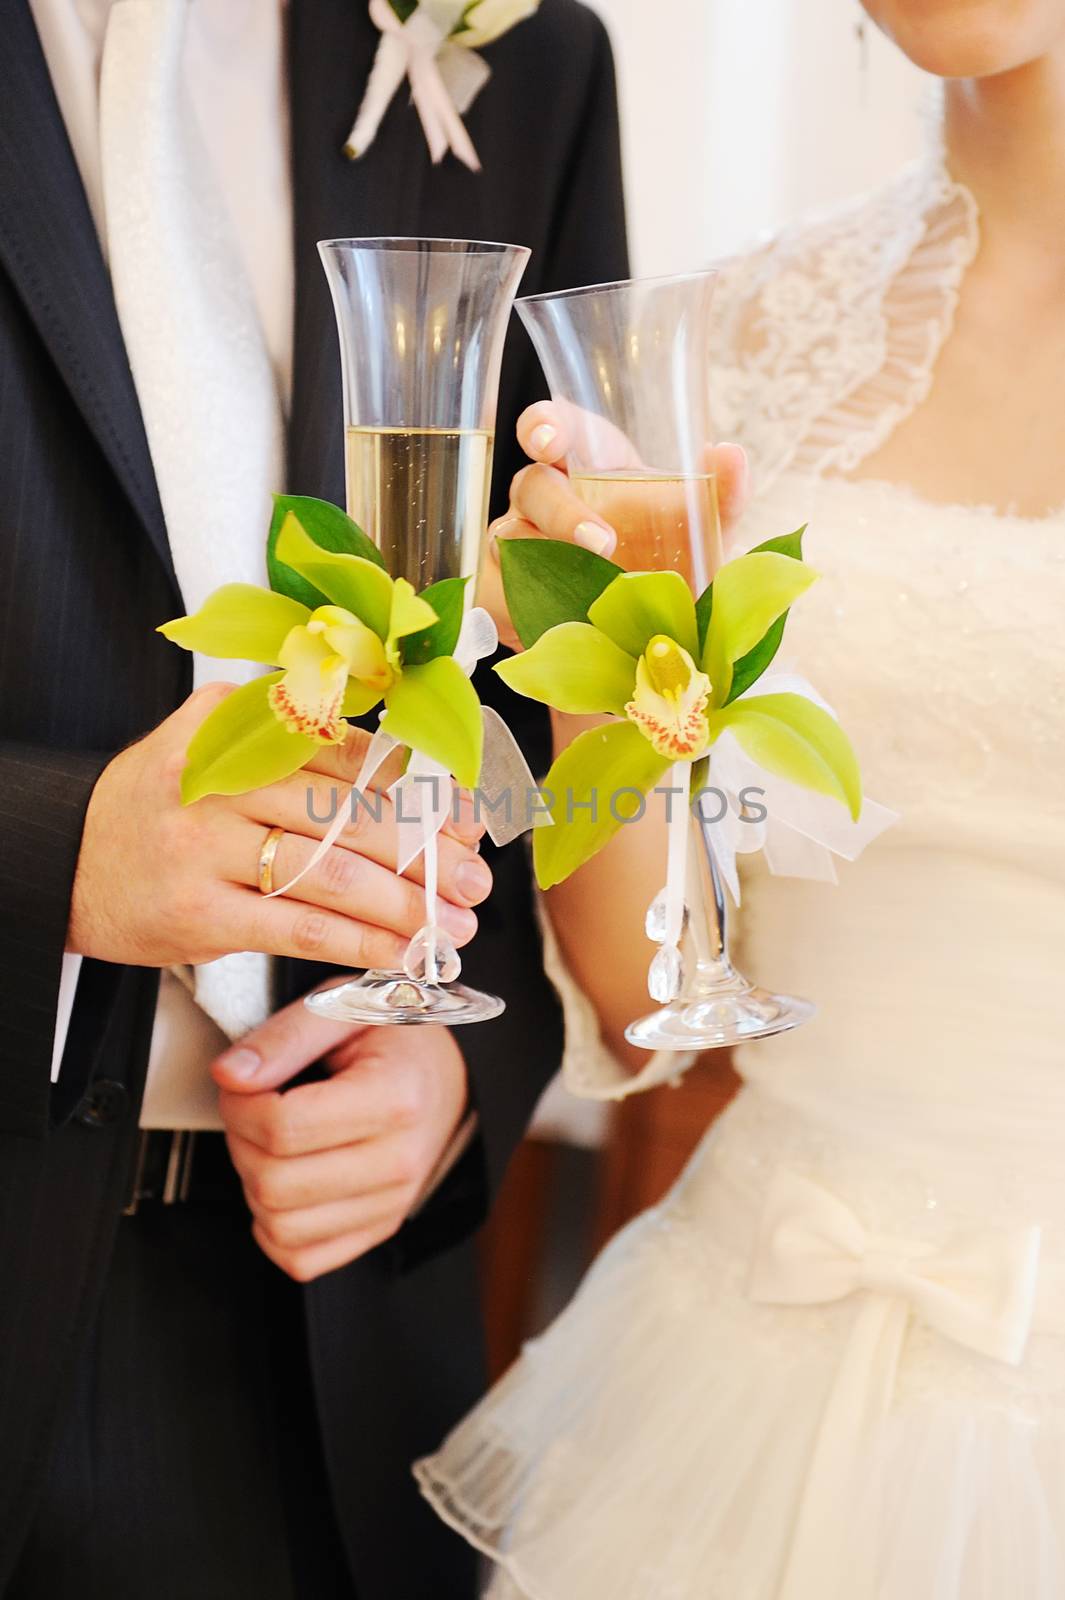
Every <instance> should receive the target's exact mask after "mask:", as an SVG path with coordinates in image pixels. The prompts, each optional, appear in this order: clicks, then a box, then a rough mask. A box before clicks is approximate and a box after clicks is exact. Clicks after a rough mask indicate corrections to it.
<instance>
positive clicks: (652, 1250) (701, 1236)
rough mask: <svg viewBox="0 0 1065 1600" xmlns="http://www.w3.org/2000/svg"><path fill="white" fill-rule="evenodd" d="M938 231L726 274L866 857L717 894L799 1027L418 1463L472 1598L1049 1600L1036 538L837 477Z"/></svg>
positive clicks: (1064, 1067) (1061, 1079) (727, 321)
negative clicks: (871, 808)
mask: <svg viewBox="0 0 1065 1600" xmlns="http://www.w3.org/2000/svg"><path fill="white" fill-rule="evenodd" d="M975 229H976V223H975V218H974V215H973V208H972V202H971V200H970V199H969V197H968V195H967V194H966V193H965V192H964V191H962V190H960V189H958V188H956V187H955V186H953V185H951V184H950V183H949V181H948V180H947V179H946V178H945V176H944V175H943V174H942V172H941V171H940V170H939V169H932V168H923V169H921V170H920V171H916V172H911V173H909V174H907V175H906V176H905V178H904V179H903V181H902V182H901V183H900V184H898V185H896V186H895V187H894V188H893V189H892V190H891V192H890V193H888V194H886V195H881V196H880V197H878V198H877V199H876V200H875V201H874V202H872V203H868V202H867V203H866V204H865V205H864V206H863V207H862V208H861V209H859V210H855V211H852V212H851V213H850V214H849V215H847V216H845V217H842V218H836V219H835V220H834V221H830V222H828V223H826V224H824V225H820V226H818V227H815V228H814V229H812V230H806V231H804V232H802V233H801V234H798V235H795V236H793V237H791V238H787V239H784V240H782V241H778V242H777V244H775V245H774V246H772V247H771V248H769V249H767V250H766V251H765V252H764V253H762V254H759V255H757V256H756V257H754V258H753V259H749V260H748V261H747V262H746V263H744V265H743V266H742V267H741V268H740V269H738V270H737V271H734V272H727V273H726V274H725V277H724V281H723V286H722V287H723V294H722V303H721V311H722V324H721V338H722V341H723V348H724V349H725V351H726V359H725V362H724V363H723V365H722V367H721V369H720V370H718V371H717V372H716V374H715V382H716V386H717V393H718V395H719V398H720V399H721V400H722V401H723V403H724V409H725V411H726V412H727V413H728V415H727V416H726V418H725V421H724V425H723V428H722V436H723V437H740V438H743V439H745V441H746V442H747V443H748V444H749V445H750V446H751V447H752V451H753V454H754V456H755V472H756V475H760V476H761V478H762V480H763V481H768V483H769V487H768V488H767V490H766V491H765V492H764V493H762V494H761V495H760V496H759V498H758V499H757V500H756V502H755V504H754V505H753V507H752V509H751V511H750V513H749V515H748V516H747V517H746V518H745V522H744V527H743V530H742V533H743V536H744V539H745V540H746V541H747V542H755V541H756V540H758V539H760V538H764V537H767V536H769V535H772V534H776V533H780V532H782V531H784V530H786V529H787V528H789V527H791V526H793V525H794V524H796V523H798V522H799V521H800V520H802V519H804V518H806V517H809V519H810V533H809V536H808V543H807V556H808V559H809V560H810V562H811V563H812V565H813V566H814V567H816V568H817V569H819V570H820V571H821V573H822V574H823V579H822V581H821V582H820V583H819V584H817V585H816V586H815V588H814V589H813V590H812V591H811V593H810V595H809V597H808V598H807V599H804V601H803V604H802V606H800V607H797V608H796V610H795V612H794V614H793V616H792V620H791V623H790V624H789V636H788V640H787V641H786V646H785V648H786V650H787V651H788V653H789V654H790V655H791V656H792V657H793V658H794V660H795V662H796V664H797V665H798V666H799V667H800V668H801V670H802V671H804V672H805V673H808V674H809V676H810V678H811V679H812V680H813V681H814V682H815V683H816V684H817V685H818V687H819V688H820V690H821V692H822V693H824V694H826V695H827V696H828V698H829V699H830V700H831V701H832V702H833V704H834V706H835V708H836V710H837V711H838V713H839V715H840V717H841V720H842V722H843V724H844V726H845V727H846V728H847V729H848V730H849V731H850V733H851V734H852V736H853V737H854V739H855V741H856V743H857V745H858V748H859V750H860V753H861V756H862V759H863V767H864V776H865V780H866V786H867V789H868V791H869V792H870V793H871V794H873V795H875V796H876V797H877V799H879V800H881V801H883V802H884V803H885V804H887V805H890V806H892V807H893V808H894V809H896V810H897V811H899V812H900V813H901V821H900V822H899V823H898V824H897V825H896V826H895V827H893V828H892V829H891V830H890V831H889V832H888V833H886V834H885V835H884V836H883V837H882V838H881V839H879V840H878V841H877V842H876V843H875V844H873V845H872V846H871V847H870V848H869V849H868V851H867V852H866V853H865V855H864V856H863V857H862V858H861V860H860V861H858V862H857V863H855V864H854V865H852V866H849V867H848V866H844V867H843V868H841V882H840V884H839V886H838V887H832V886H830V885H827V884H821V883H812V882H801V881H796V880H788V879H782V878H774V877H771V876H769V875H768V874H766V873H765V872H764V871H761V870H759V869H758V867H757V866H756V867H755V868H754V869H753V870H750V871H748V872H747V873H746V875H745V879H744V905H743V910H742V913H741V917H740V919H739V920H740V927H741V940H742V942H741V947H740V949H739V952H738V954H739V958H740V964H741V966H742V967H743V969H744V970H745V971H748V972H750V973H751V974H753V975H755V976H756V977H757V978H758V979H759V980H760V981H762V982H765V983H768V984H770V985H773V986H779V987H781V988H782V989H784V990H785V991H787V992H791V993H797V994H805V995H809V996H811V997H813V998H815V999H816V1000H817V1001H818V1003H819V1006H820V1012H819V1015H818V1017H817V1019H816V1020H815V1021H814V1022H813V1023H811V1024H810V1025H809V1026H807V1027H804V1028H801V1029H799V1030H798V1031H797V1032H795V1033H792V1034H788V1035H785V1036H782V1037H780V1038H777V1039H773V1040H770V1041H766V1042H763V1043H761V1044H756V1045H753V1046H749V1047H747V1048H746V1049H744V1050H742V1051H741V1052H739V1060H738V1066H739V1069H740V1071H741V1073H742V1075H743V1078H744V1079H745V1087H744V1088H743V1090H742V1091H741V1093H740V1095H739V1097H738V1098H737V1100H736V1101H735V1102H734V1104H733V1105H732V1107H731V1108H730V1109H729V1111H728V1112H727V1113H726V1114H725V1116H724V1117H723V1118H722V1119H721V1120H720V1122H719V1123H718V1124H717V1125H716V1126H715V1128H714V1129H713V1130H712V1131H711V1133H710V1134H709V1135H708V1137H707V1138H706V1139H705V1140H704V1142H703V1144H702V1146H701V1148H700V1150H699V1151H698V1153H697V1154H696V1156H695V1157H694V1159H693V1161H692V1162H691V1164H690V1166H689V1168H688V1170H687V1172H686V1173H685V1174H684V1176H683V1177H682V1179H681V1180H680V1182H679V1183H678V1184H677V1186H676V1187H675V1188H674V1190H673V1191H672V1192H671V1194H670V1195H669V1196H668V1198H667V1199H666V1200H665V1201H664V1203H663V1204H662V1205H660V1206H659V1207H657V1208H656V1209H655V1210H653V1211H651V1212H649V1213H647V1214H646V1215H644V1216H642V1217H641V1218H640V1219H639V1220H638V1221H636V1222H635V1223H634V1224H632V1225H631V1226H630V1227H629V1228H628V1229H626V1231H625V1232H623V1233H622V1234H621V1235H620V1236H619V1237H618V1238H617V1239H616V1240H614V1242H613V1243H612V1244H611V1245H610V1246H609V1248H608V1249H607V1250H606V1252H605V1253H604V1254H603V1256H602V1257H601V1258H600V1260H599V1261H598V1263H597V1264H596V1266H595V1267H594V1269H593V1270H592V1272H591V1273H590V1275H589V1277H588V1278H587V1280H586V1281H585V1283H584V1285H583V1287H582V1288H581V1290H580V1292H579V1294H578V1295H577V1297H576V1299H575V1300H574V1302H573V1304H572V1305H571V1306H570V1307H569V1309H568V1310H567V1311H566V1312H565V1313H564V1314H563V1315H562V1317H560V1318H559V1320H558V1321H557V1322H556V1323H555V1324H554V1326H553V1327H552V1328H551V1329H550V1331H549V1332H548V1333H547V1334H546V1336H545V1337H543V1338H542V1339H540V1340H538V1341H536V1342H535V1343H534V1344H532V1345H530V1346H529V1347H528V1348H527V1349H526V1351H525V1353H524V1354H523V1356H522V1358H521V1360H520V1361H519V1362H518V1364H517V1365H516V1366H515V1367H514V1368H513V1369H512V1370H511V1372H510V1373H509V1375H508V1376H507V1377H506V1378H504V1380H503V1381H502V1383H500V1384H499V1385H498V1386H497V1387H496V1388H495V1389H494V1390H493V1391H492V1392H491V1393H490V1394H489V1395H488V1397H487V1398H486V1399H485V1400H484V1401H483V1402H482V1403H481V1404H480V1406H479V1407H478V1408H477V1409H476V1410H475V1411H474V1412H473V1413H472V1414H471V1415H470V1416H469V1417H468V1418H467V1419H466V1420H465V1421H464V1422H462V1423H461V1424H460V1425H459V1427H458V1428H457V1429H456V1430H455V1431H454V1432H453V1433H452V1435H451V1437H450V1438H449V1439H448V1440H447V1442H446V1443H445V1444H444V1446H443V1447H442V1449H441V1450H440V1452H439V1453H438V1454H437V1455H436V1456H434V1457H433V1458H431V1459H430V1460H428V1461H426V1462H423V1463H421V1464H420V1465H419V1468H418V1472H419V1477H420V1480H421V1483H422V1486H423V1488H424V1490H425V1492H426V1493H427V1494H428V1495H429V1496H430V1498H431V1499H432V1501H433V1503H434V1505H435V1506H436V1507H437V1509H438V1510H439V1511H440V1512H441V1514H442V1515H443V1516H445V1517H446V1518H447V1519H448V1520H449V1521H450V1522H452V1523H453V1524H454V1525H455V1526H456V1527H457V1528H459V1529H460V1530H461V1531H462V1532H463V1533H465V1534H466V1536H467V1537H468V1538H470V1539H472V1540H473V1541H474V1542H475V1543H477V1544H478V1545H479V1546H480V1547H481V1548H482V1549H484V1550H486V1551H488V1552H489V1553H490V1554H491V1555H492V1556H494V1557H495V1559H496V1561H497V1562H499V1563H500V1567H499V1569H498V1575H497V1577H496V1579H495V1581H494V1585H493V1588H492V1591H491V1592H492V1594H493V1596H503V1595H506V1596H514V1597H517V1596H524V1597H529V1600H1062V1597H1063V1596H1065V1045H1063V1042H1062V1041H1063V1033H1065V1026H1063V1025H1065V1014H1063V994H1065V986H1063V984H1062V982H1061V970H1062V965H1063V959H1065V804H1063V796H1062V787H1063V780H1065V745H1063V742H1062V710H1063V706H1062V693H1063V686H1065V638H1063V632H1062V615H1063V608H1065V516H1060V515H1056V516H1053V517H1048V518H1046V519H1044V520H1041V521H1037V520H1032V519H1024V518H1020V517H1013V516H1008V515H997V514H995V513H994V512H992V511H990V510H980V509H973V508H961V507H946V506H933V505H929V504H927V503H925V502H922V501H921V500H919V499H917V498H916V497H914V496H913V495H911V494H910V493H908V492H906V491H904V490H901V489H898V488H894V487H891V486H889V485H885V484H878V483H875V482H870V481H861V480H852V481H847V480H846V478H845V474H846V473H847V471H848V470H850V469H853V468H854V467H856V466H857V464H858V462H859V461H860V460H861V459H862V457H863V456H865V455H866V454H868V453H869V452H870V451H871V450H873V449H874V448H876V446H877V445H878V444H879V443H880V442H881V441H882V440H883V439H884V438H885V437H886V436H887V434H888V432H890V430H891V429H892V427H894V426H895V425H896V424H897V422H898V421H899V420H900V419H901V418H902V417H904V416H906V415H907V414H909V413H910V412H911V411H912V409H913V408H914V407H915V406H916V405H917V404H918V403H919V401H920V399H921V398H922V397H923V395H924V393H925V392H926V391H927V388H928V385H929V381H930V373H931V370H932V367H933V365H934V361H935V357H936V354H937V352H938V350H939V348H940V346H941V343H942V341H943V338H944V337H945V334H946V332H947V331H948V328H949V323H950V317H951V313H952V309H953V304H954V298H955V294H956V290H957V285H958V283H959V281H960V278H961V275H962V274H963V273H964V270H965V267H966V265H967V263H968V261H969V260H970V259H971V257H972V254H973V251H974V248H975V240H976V233H975ZM730 422H731V426H730V425H729V424H730ZM741 423H742V424H743V426H741ZM988 424H989V427H990V426H992V425H993V419H991V418H989V419H988ZM989 446H992V447H993V441H990V440H989ZM756 481H757V476H756ZM584 1071H585V1073H586V1074H590V1073H591V1072H592V1071H593V1068H592V1067H591V1066H588V1067H586V1068H585V1069H584ZM576 1076H577V1078H578V1079H579V1078H580V1076H581V1069H580V1068H579V1067H578V1070H577V1073H576ZM575 1086H576V1087H577V1088H578V1091H580V1089H581V1087H582V1085H581V1083H580V1082H578V1083H577V1084H576V1085H575ZM583 1087H584V1089H585V1090H586V1091H587V1090H588V1089H589V1088H594V1084H591V1083H590V1082H585V1083H584V1085H583Z"/></svg>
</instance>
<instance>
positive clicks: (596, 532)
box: [496, 463, 618, 556]
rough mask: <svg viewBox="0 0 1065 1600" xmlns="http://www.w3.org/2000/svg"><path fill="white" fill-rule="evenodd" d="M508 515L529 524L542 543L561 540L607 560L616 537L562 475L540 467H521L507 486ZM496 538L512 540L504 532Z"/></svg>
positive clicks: (497, 531)
mask: <svg viewBox="0 0 1065 1600" xmlns="http://www.w3.org/2000/svg"><path fill="white" fill-rule="evenodd" d="M510 506H511V511H512V512H513V513H515V514H516V515H517V516H518V517H520V518H522V519H524V521H526V522H531V523H532V524H533V525H534V526H535V527H536V528H537V529H539V531H540V533H541V535H542V536H543V537H544V538H545V539H564V540H569V541H571V542H572V543H573V544H579V545H583V546H584V548H585V549H586V550H594V551H595V553H596V555H600V556H609V555H610V554H611V553H612V551H613V550H614V548H615V546H616V545H617V542H618V541H617V535H616V534H615V532H614V530H613V528H612V527H610V525H609V523H607V522H604V521H603V519H602V518H601V517H598V516H597V515H596V514H595V512H594V511H591V510H590V509H589V508H588V506H587V505H586V504H585V502H584V501H583V500H582V499H581V497H580V495H579V494H577V493H576V492H575V491H574V489H573V488H572V487H571V485H570V481H569V479H568V478H567V477H566V475H565V473H562V472H559V471H557V470H556V469H555V468H554V467H545V466H542V465H540V464H539V463H536V464H534V465H533V466H531V467H524V468H523V469H522V470H521V472H519V473H518V475H517V477H516V478H515V479H514V482H513V483H512V484H511V486H510ZM496 537H497V538H501V537H502V538H508V537H513V534H512V533H511V532H510V531H509V530H506V529H497V530H496Z"/></svg>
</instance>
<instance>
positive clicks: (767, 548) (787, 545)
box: [747, 522, 807, 561]
mask: <svg viewBox="0 0 1065 1600" xmlns="http://www.w3.org/2000/svg"><path fill="white" fill-rule="evenodd" d="M806 527H807V525H806V523H805V522H804V523H803V525H802V527H801V528H796V529H795V532H794V533H782V534H779V535H778V536H777V538H775V539H766V540H765V541H764V542H763V543H762V544H756V545H755V547H754V549H753V550H749V551H748V552H747V553H748V555H752V556H758V555H778V556H790V557H791V559H792V561H801V560H802V559H803V554H802V537H803V534H804V533H805V532H806Z"/></svg>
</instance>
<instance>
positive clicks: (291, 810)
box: [237, 772, 492, 920]
mask: <svg viewBox="0 0 1065 1600" xmlns="http://www.w3.org/2000/svg"><path fill="white" fill-rule="evenodd" d="M237 805H238V808H239V810H240V812H241V814H242V816H243V817H245V818H247V820H248V821H249V822H250V823H252V824H254V826H255V827H256V829H257V830H258V832H259V838H260V842H261V840H262V837H263V830H264V829H265V828H275V827H276V828H284V830H285V832H286V835H290V834H291V835H302V836H304V837H306V838H307V839H308V840H309V841H310V844H311V847H312V848H313V847H314V846H315V845H317V844H318V843H319V841H320V840H321V839H322V838H323V837H324V836H325V833H326V830H327V829H328V828H329V826H330V823H331V822H332V820H333V816H334V813H335V808H337V807H343V808H344V815H345V817H346V818H347V820H346V822H345V826H344V828H343V831H342V832H341V834H340V837H339V839H338V841H337V844H338V847H339V848H341V849H343V850H344V851H346V852H347V853H348V854H352V853H355V852H357V853H358V855H359V856H362V857H365V858H366V860H367V861H370V862H374V863H376V864H378V865H379V866H380V867H381V868H382V869H383V870H386V871H388V872H389V873H390V874H391V875H392V876H393V877H394V876H395V872H394V866H395V862H396V857H397V850H398V847H399V828H398V825H397V822H396V813H395V807H394V806H393V805H392V802H391V801H390V800H389V799H388V797H387V796H386V795H381V794H374V793H372V792H367V793H366V794H363V795H361V796H359V797H358V799H357V800H356V802H355V803H354V804H352V803H351V802H350V801H349V800H348V798H347V796H346V795H345V794H344V793H342V792H340V791H339V790H338V789H337V786H336V785H335V784H332V783H330V782H329V780H328V779H326V778H323V777H320V776H319V775H318V774H315V773H310V772H303V773H299V774H297V775H296V776H295V777H293V778H286V779H284V780H283V781H282V782H281V783H275V784H271V786H270V788H269V789H261V790H258V791H257V792H256V793H254V794H250V795H243V796H241V797H239V798H238V800H237ZM437 845H438V880H439V881H438V887H439V891H440V893H441V895H442V896H443V897H444V899H446V900H452V901H454V903H455V904H456V905H459V906H474V905H479V904H480V902H481V901H482V900H484V899H485V898H486V896H487V895H488V894H489V893H490V891H491V888H492V874H491V871H490V869H489V868H488V866H487V865H486V864H485V862H483V861H482V860H481V857H480V856H479V855H478V854H477V853H476V851H475V850H473V849H471V848H470V847H469V846H468V845H465V844H463V843H461V842H460V841H459V840H458V839H454V838H451V837H449V836H448V835H447V834H444V833H441V834H440V836H439V839H438V841H437ZM309 854H310V851H309V850H308V851H307V852H306V855H308V856H309ZM327 859H328V858H327ZM337 870H338V871H339V870H340V869H339V868H338V869H337ZM298 871H299V867H298V866H297V867H295V868H293V872H292V873H289V874H288V877H292V876H293V873H294V872H298ZM404 877H405V878H406V879H407V880H409V881H413V882H415V883H424V881H425V867H424V862H423V861H422V858H421V856H420V855H419V856H418V857H417V858H416V860H414V861H413V862H412V863H411V865H410V866H409V867H408V868H407V870H406V873H405V874H404ZM239 881H240V882H242V883H243V882H247V881H249V879H248V875H247V873H244V874H242V876H241V878H240V879H239ZM252 881H254V880H252ZM286 881H287V879H286V877H284V876H283V875H282V871H281V868H279V867H278V866H277V865H276V863H275V866H274V882H275V883H277V884H282V883H285V882H286ZM374 920H376V918H375V919H374Z"/></svg>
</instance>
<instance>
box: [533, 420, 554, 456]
mask: <svg viewBox="0 0 1065 1600" xmlns="http://www.w3.org/2000/svg"><path fill="white" fill-rule="evenodd" d="M557 434H558V429H557V428H553V427H552V426H551V424H550V423H549V422H541V424H540V426H539V427H538V428H534V429H533V431H532V433H531V434H530V435H529V443H530V445H531V446H532V448H533V450H534V451H535V452H536V454H537V455H542V454H543V452H544V451H545V450H546V449H547V448H548V446H549V445H550V444H551V443H552V441H553V440H554V439H555V437H556V436H557Z"/></svg>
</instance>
